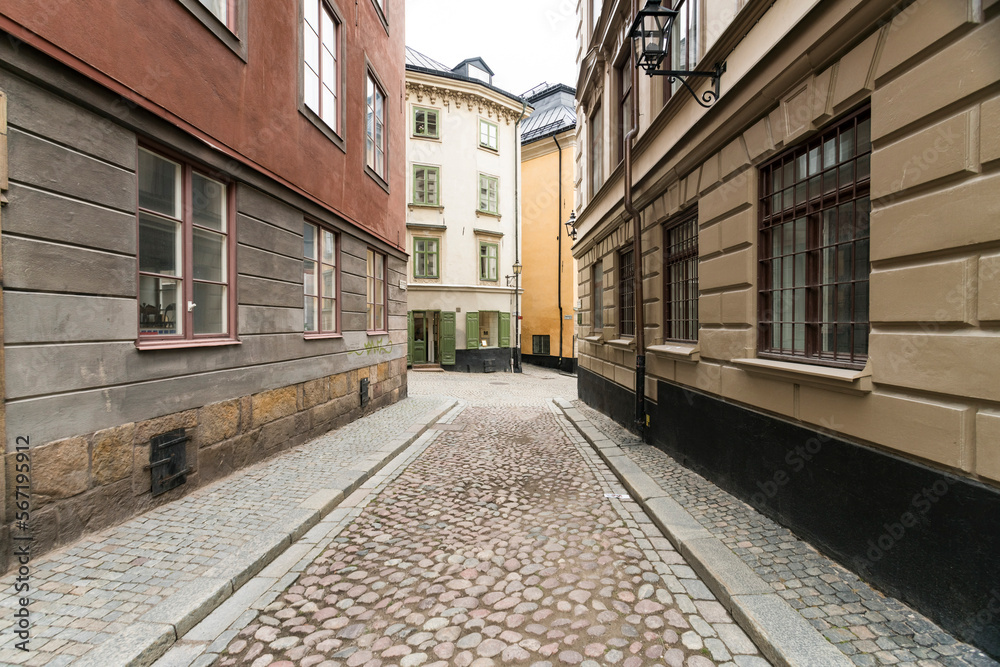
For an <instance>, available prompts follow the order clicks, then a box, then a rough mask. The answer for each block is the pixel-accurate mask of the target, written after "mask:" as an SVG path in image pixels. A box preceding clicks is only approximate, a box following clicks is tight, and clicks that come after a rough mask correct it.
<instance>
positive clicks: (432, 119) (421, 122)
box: [413, 107, 440, 139]
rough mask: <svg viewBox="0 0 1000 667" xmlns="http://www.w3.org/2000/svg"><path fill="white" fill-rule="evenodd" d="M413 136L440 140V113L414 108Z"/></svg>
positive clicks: (433, 110)
mask: <svg viewBox="0 0 1000 667" xmlns="http://www.w3.org/2000/svg"><path fill="white" fill-rule="evenodd" d="M413 136H415V137H423V138H425V139H438V138H440V135H439V134H438V112H437V110H435V109H425V108H423V107H413Z"/></svg>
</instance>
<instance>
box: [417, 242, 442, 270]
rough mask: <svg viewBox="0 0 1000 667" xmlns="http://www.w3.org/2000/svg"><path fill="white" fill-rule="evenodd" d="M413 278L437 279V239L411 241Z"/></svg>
mask: <svg viewBox="0 0 1000 667" xmlns="http://www.w3.org/2000/svg"><path fill="white" fill-rule="evenodd" d="M413 277H414V278H437V277H438V240H437V239H413Z"/></svg>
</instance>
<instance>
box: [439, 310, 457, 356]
mask: <svg viewBox="0 0 1000 667" xmlns="http://www.w3.org/2000/svg"><path fill="white" fill-rule="evenodd" d="M441 365H442V366H454V365H455V313H441Z"/></svg>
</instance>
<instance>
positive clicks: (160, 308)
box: [138, 148, 233, 342]
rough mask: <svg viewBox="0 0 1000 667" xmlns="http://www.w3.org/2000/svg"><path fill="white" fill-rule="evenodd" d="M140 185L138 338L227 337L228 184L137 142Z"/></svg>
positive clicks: (230, 315) (229, 311)
mask: <svg viewBox="0 0 1000 667" xmlns="http://www.w3.org/2000/svg"><path fill="white" fill-rule="evenodd" d="M138 189H139V213H138V219H139V334H140V337H142V338H162V339H164V340H165V341H174V342H176V341H177V340H197V339H204V338H212V339H218V338H222V337H230V334H231V333H232V329H233V313H232V307H231V304H230V296H231V294H230V290H229V279H230V266H231V265H232V261H233V252H232V251H233V248H232V244H231V243H230V238H229V230H230V227H231V219H232V213H233V212H232V204H231V201H230V199H231V194H232V193H231V192H230V188H229V187H228V186H227V185H226V184H225V183H223V182H221V181H219V180H217V179H213V178H211V177H209V176H207V175H206V174H205V173H203V171H201V170H198V169H196V168H195V167H192V166H191V165H189V164H182V163H180V162H175V161H173V160H171V159H168V158H166V157H163V156H161V155H158V154H156V153H154V152H152V151H150V150H147V149H145V148H140V149H139V165H138Z"/></svg>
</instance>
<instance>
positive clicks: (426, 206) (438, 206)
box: [407, 204, 444, 211]
mask: <svg viewBox="0 0 1000 667" xmlns="http://www.w3.org/2000/svg"><path fill="white" fill-rule="evenodd" d="M407 207H408V208H409V209H410V210H411V211H412V210H413V209H431V210H434V211H443V210H444V206H442V205H441V204H407Z"/></svg>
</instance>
